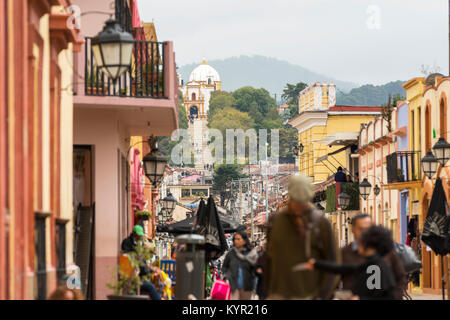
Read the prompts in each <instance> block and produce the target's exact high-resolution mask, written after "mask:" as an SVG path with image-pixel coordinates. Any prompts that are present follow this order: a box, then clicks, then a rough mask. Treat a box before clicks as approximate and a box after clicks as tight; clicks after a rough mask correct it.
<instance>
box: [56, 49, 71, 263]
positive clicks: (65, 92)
mask: <svg viewBox="0 0 450 320" xmlns="http://www.w3.org/2000/svg"><path fill="white" fill-rule="evenodd" d="M58 65H59V68H60V69H61V88H62V91H61V111H60V112H61V118H60V121H61V146H60V147H61V153H60V155H61V166H60V172H61V173H60V174H61V202H60V203H61V208H60V212H61V218H63V219H67V220H69V222H68V223H67V224H66V237H67V238H66V265H67V266H69V265H71V264H72V263H73V252H72V250H73V232H72V230H73V219H72V218H73V213H74V208H73V200H72V197H73V190H72V188H73V173H72V170H71V168H73V163H72V161H73V94H72V92H73V91H72V89H73V86H72V83H73V67H72V66H73V51H72V44H71V43H70V44H69V46H68V48H67V49H66V50H63V51H61V53H60V54H59V57H58Z"/></svg>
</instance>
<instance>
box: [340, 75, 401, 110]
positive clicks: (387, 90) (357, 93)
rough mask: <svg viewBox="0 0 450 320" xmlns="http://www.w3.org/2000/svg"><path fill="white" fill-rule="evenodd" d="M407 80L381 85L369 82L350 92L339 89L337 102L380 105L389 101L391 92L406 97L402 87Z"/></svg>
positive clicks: (342, 103) (393, 94)
mask: <svg viewBox="0 0 450 320" xmlns="http://www.w3.org/2000/svg"><path fill="white" fill-rule="evenodd" d="M405 82H406V81H394V82H389V83H387V84H384V85H380V86H374V85H371V84H367V85H364V86H361V87H359V88H355V89H352V90H351V91H350V92H349V93H344V92H341V91H339V90H338V93H337V98H336V104H338V105H358V106H379V105H382V104H385V103H387V100H388V96H389V94H392V96H395V95H397V94H399V95H400V96H403V97H405V96H406V92H405V89H403V87H402V84H403V83H405ZM338 89H339V88H338Z"/></svg>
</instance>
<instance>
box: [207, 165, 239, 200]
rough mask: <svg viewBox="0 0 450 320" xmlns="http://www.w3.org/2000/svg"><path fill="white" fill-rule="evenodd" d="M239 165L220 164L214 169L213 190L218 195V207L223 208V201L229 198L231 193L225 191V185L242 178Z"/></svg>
mask: <svg viewBox="0 0 450 320" xmlns="http://www.w3.org/2000/svg"><path fill="white" fill-rule="evenodd" d="M244 177H245V175H244V174H242V173H241V168H240V166H239V165H235V164H221V165H217V166H216V167H215V168H214V173H213V181H214V183H213V190H214V191H215V192H216V193H218V194H219V195H220V205H221V206H224V205H225V201H226V200H227V199H229V198H230V196H231V192H228V191H227V188H228V186H227V184H228V183H229V182H231V181H232V180H235V179H240V178H244Z"/></svg>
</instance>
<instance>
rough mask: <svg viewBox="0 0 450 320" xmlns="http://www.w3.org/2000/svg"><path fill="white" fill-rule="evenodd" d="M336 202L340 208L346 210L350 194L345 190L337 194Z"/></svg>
mask: <svg viewBox="0 0 450 320" xmlns="http://www.w3.org/2000/svg"><path fill="white" fill-rule="evenodd" d="M338 204H339V207H340V208H341V209H342V210H347V209H348V207H349V206H350V196H349V195H348V194H346V193H345V192H342V193H341V194H339V195H338Z"/></svg>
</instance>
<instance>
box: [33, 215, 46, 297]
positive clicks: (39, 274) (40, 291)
mask: <svg viewBox="0 0 450 320" xmlns="http://www.w3.org/2000/svg"><path fill="white" fill-rule="evenodd" d="M34 247H35V254H36V258H37V264H36V279H37V295H36V299H37V300H45V299H46V298H47V270H46V263H45V260H46V259H45V218H36V220H35V223H34Z"/></svg>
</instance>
